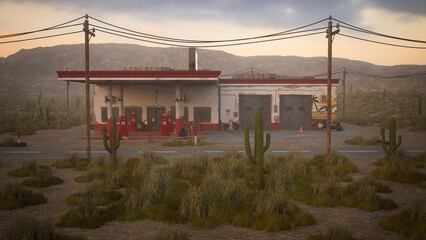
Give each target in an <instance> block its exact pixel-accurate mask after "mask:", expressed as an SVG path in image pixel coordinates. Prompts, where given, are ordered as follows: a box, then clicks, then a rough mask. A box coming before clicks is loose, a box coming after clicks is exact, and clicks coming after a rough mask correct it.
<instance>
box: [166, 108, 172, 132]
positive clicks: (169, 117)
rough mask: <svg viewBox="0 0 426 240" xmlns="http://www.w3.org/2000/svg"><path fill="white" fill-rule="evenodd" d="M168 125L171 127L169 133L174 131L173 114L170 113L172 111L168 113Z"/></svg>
mask: <svg viewBox="0 0 426 240" xmlns="http://www.w3.org/2000/svg"><path fill="white" fill-rule="evenodd" d="M167 125H168V126H169V132H171V131H173V126H172V112H170V111H168V112H167Z"/></svg>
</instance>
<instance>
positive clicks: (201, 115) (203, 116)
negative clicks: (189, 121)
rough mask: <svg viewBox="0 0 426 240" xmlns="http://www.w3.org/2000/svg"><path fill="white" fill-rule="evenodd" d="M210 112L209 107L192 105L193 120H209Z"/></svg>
mask: <svg viewBox="0 0 426 240" xmlns="http://www.w3.org/2000/svg"><path fill="white" fill-rule="evenodd" d="M211 112H212V109H211V108H209V107H194V121H198V120H199V121H200V122H211Z"/></svg>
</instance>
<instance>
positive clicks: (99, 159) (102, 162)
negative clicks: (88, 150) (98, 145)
mask: <svg viewBox="0 0 426 240" xmlns="http://www.w3.org/2000/svg"><path fill="white" fill-rule="evenodd" d="M106 162H107V159H106V157H105V156H102V155H95V156H93V157H92V159H91V160H90V163H89V165H88V166H87V169H90V168H99V167H106Z"/></svg>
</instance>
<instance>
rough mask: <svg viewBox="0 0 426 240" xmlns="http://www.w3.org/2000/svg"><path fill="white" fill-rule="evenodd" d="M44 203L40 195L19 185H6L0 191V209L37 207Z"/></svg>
mask: <svg viewBox="0 0 426 240" xmlns="http://www.w3.org/2000/svg"><path fill="white" fill-rule="evenodd" d="M45 202H46V198H45V197H44V196H43V194H41V193H33V192H32V191H30V190H27V189H25V188H23V187H22V186H21V185H20V184H11V183H8V184H6V185H5V186H4V187H3V189H1V191H0V209H2V210H12V209H16V208H21V207H24V206H29V205H39V204H42V203H45Z"/></svg>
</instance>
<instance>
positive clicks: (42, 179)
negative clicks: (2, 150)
mask: <svg viewBox="0 0 426 240" xmlns="http://www.w3.org/2000/svg"><path fill="white" fill-rule="evenodd" d="M7 174H8V175H9V176H14V177H30V178H27V179H25V180H24V181H23V182H22V184H23V185H24V186H26V187H36V188H44V187H48V186H52V185H58V184H61V183H63V181H64V180H63V179H61V178H59V177H56V176H53V175H52V170H51V169H50V168H49V167H48V166H42V165H39V164H38V163H37V162H36V161H26V162H23V163H22V166H21V167H20V168H17V169H14V170H11V171H9V172H8V173H7Z"/></svg>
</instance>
